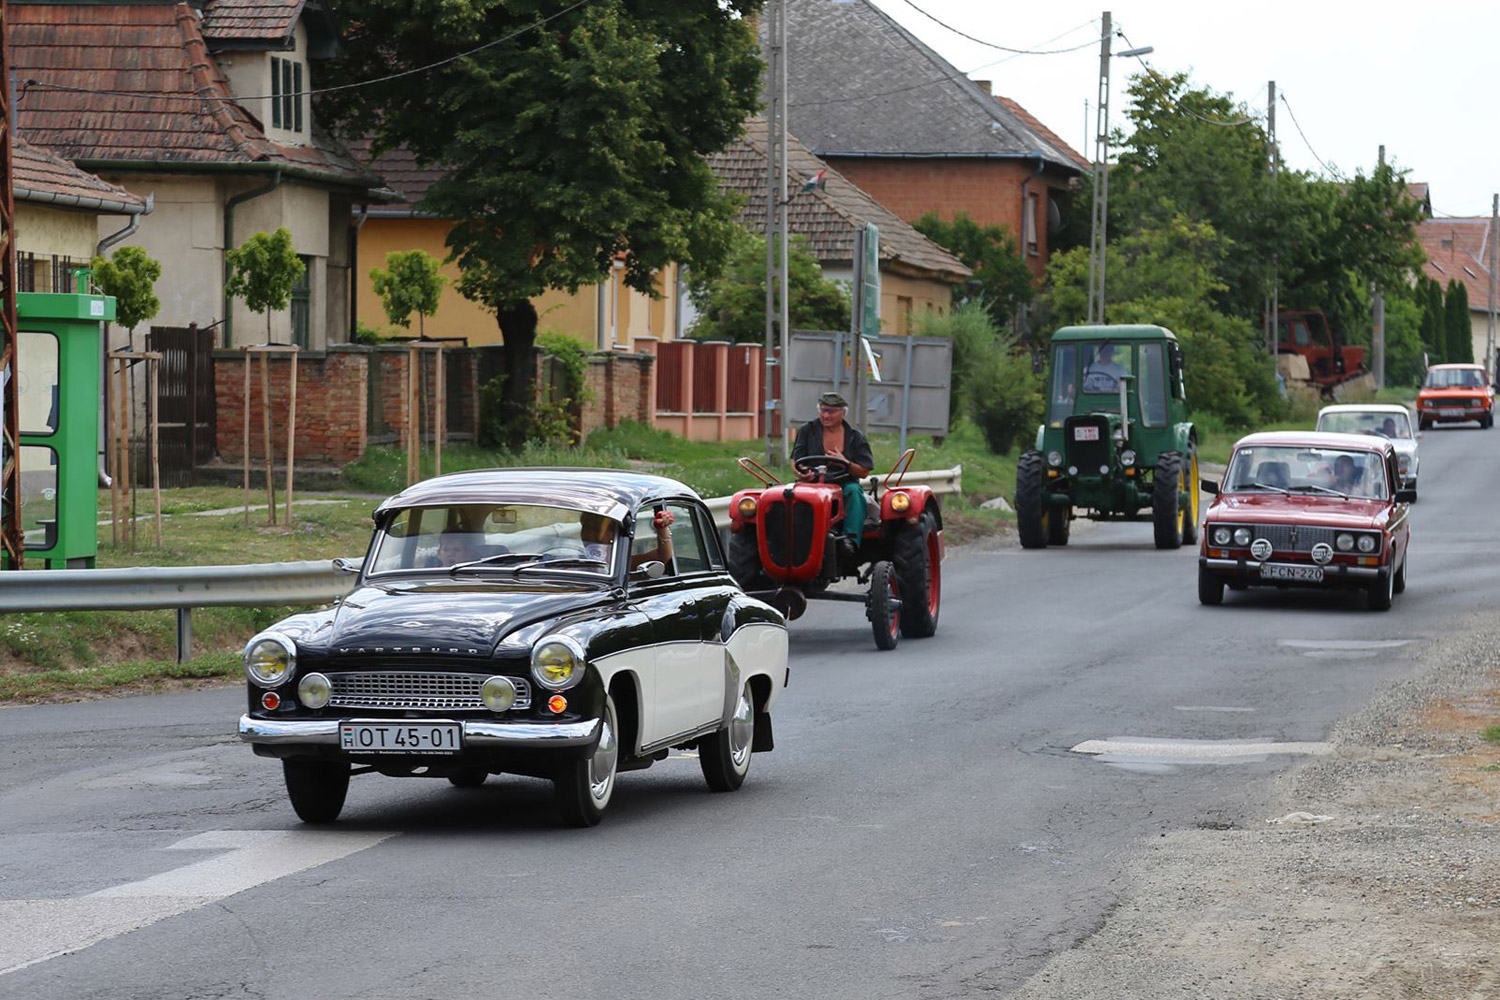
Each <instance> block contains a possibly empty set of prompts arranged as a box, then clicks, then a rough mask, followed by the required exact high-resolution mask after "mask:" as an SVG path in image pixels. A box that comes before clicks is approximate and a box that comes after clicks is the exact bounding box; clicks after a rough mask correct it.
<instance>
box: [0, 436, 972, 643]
mask: <svg viewBox="0 0 1500 1000" xmlns="http://www.w3.org/2000/svg"><path fill="white" fill-rule="evenodd" d="M902 485H904V486H916V485H925V486H930V487H932V490H933V492H934V493H939V494H952V493H961V492H962V491H963V467H962V466H958V465H955V466H954V467H953V468H951V469H938V470H935V471H930V472H913V473H909V474H907V475H906V477H905V478H903V479H902ZM730 499H731V498H730V497H711V498H709V499H708V500H707V501H705V503H706V504H707V505H708V509H709V510H710V511H711V512H712V513H713V516H714V523H715V524H716V525H717V526H718V528H719V530H720V531H724V530H727V529H728V527H729V501H730ZM354 580H355V578H354V576H353V575H352V574H350V573H346V572H342V571H340V570H339V569H337V568H336V567H335V564H334V561H332V560H328V559H316V560H312V561H310V562H276V563H252V564H249V565H243V566H136V567H129V568H125V569H55V570H19V571H15V572H11V573H0V612H57V611H162V610H172V611H176V612H177V659H178V661H179V662H181V661H183V660H186V659H188V658H189V657H190V656H191V655H192V643H193V619H192V612H193V609H194V608H209V607H275V606H278V605H299V604H324V603H327V602H329V601H335V600H338V599H339V598H342V597H344V596H345V595H346V594H348V593H349V591H350V590H352V589H353V587H354Z"/></svg>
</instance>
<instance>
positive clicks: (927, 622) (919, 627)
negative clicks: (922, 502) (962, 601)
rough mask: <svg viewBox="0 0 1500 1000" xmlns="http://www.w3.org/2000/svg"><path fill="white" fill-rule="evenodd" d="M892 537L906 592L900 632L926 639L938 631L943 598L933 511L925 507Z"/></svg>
mask: <svg viewBox="0 0 1500 1000" xmlns="http://www.w3.org/2000/svg"><path fill="white" fill-rule="evenodd" d="M928 502H929V503H931V502H932V501H928ZM891 541H892V545H891V560H892V561H893V562H894V563H895V564H896V577H897V579H898V580H899V581H900V586H901V593H902V594H903V595H905V596H904V597H903V598H902V600H901V634H902V635H903V636H905V637H906V638H908V639H925V638H927V637H928V636H930V635H932V634H933V633H934V632H936V631H937V626H938V606H939V605H940V604H941V603H942V598H943V567H942V560H941V559H940V558H939V557H940V554H941V547H940V543H939V541H938V534H937V526H936V523H935V521H934V519H933V516H932V511H930V510H924V511H923V512H922V516H921V517H919V518H917V523H916V524H908V525H903V526H901V527H900V528H899V529H898V530H897V531H896V535H895V538H893V539H892V540H891Z"/></svg>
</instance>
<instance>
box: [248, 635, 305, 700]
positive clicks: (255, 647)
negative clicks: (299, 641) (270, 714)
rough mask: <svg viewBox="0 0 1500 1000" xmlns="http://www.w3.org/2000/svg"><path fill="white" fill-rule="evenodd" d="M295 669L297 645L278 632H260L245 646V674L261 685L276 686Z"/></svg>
mask: <svg viewBox="0 0 1500 1000" xmlns="http://www.w3.org/2000/svg"><path fill="white" fill-rule="evenodd" d="M296 669H297V645H296V643H294V642H292V640H291V639H288V638H287V637H286V636H284V635H282V634H281V633H280V632H262V633H261V634H260V635H258V636H256V637H255V638H254V639H251V640H250V642H249V644H248V645H246V646H245V674H246V676H248V677H249V678H250V679H251V680H252V681H254V682H255V683H256V684H259V685H260V686H261V687H266V688H273V687H276V686H277V685H279V684H281V683H282V682H283V681H285V680H286V679H287V678H288V677H290V676H291V675H292V671H294V670H296Z"/></svg>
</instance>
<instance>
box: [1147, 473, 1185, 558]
mask: <svg viewBox="0 0 1500 1000" xmlns="http://www.w3.org/2000/svg"><path fill="white" fill-rule="evenodd" d="M1181 479H1182V456H1181V455H1179V454H1177V452H1175V451H1164V452H1162V453H1161V457H1160V458H1158V459H1157V460H1156V477H1155V479H1154V480H1153V481H1152V483H1151V523H1152V526H1153V528H1154V529H1155V533H1156V547H1157V548H1159V549H1176V548H1180V547H1181V546H1182V523H1183V520H1184V517H1183V513H1184V512H1183V509H1182V504H1181V503H1180V502H1179V501H1180V497H1179V495H1178V483H1179V482H1180V481H1181Z"/></svg>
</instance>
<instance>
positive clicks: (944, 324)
mask: <svg viewBox="0 0 1500 1000" xmlns="http://www.w3.org/2000/svg"><path fill="white" fill-rule="evenodd" d="M919 332H920V333H921V334H922V335H924V336H928V337H947V338H949V339H950V340H952V341H953V368H952V375H951V379H950V385H951V391H950V395H949V401H950V402H949V408H948V423H949V426H950V427H952V426H953V425H955V424H956V423H958V421H960V420H961V419H963V418H965V417H967V418H969V419H970V420H973V421H974V423H975V424H976V425H978V427H979V428H980V430H981V431H982V432H983V434H984V439H985V443H986V444H987V445H988V446H989V448H990V450H991V451H994V452H995V453H996V454H1004V453H1005V452H1007V451H1009V450H1010V449H1011V447H1012V446H1013V445H1014V444H1015V442H1016V440H1017V438H1020V440H1022V441H1027V440H1030V435H1031V434H1032V433H1033V432H1034V431H1035V430H1036V425H1037V423H1038V422H1040V420H1041V418H1042V405H1043V404H1042V380H1041V379H1040V378H1038V377H1037V376H1036V375H1035V374H1033V372H1032V370H1031V355H1030V354H1029V353H1026V352H1022V351H1018V350H1017V345H1016V340H1015V338H1014V336H1012V335H1010V334H1009V333H1002V332H1001V331H999V330H997V329H996V327H995V323H994V320H993V319H991V317H990V315H989V312H988V311H987V310H986V308H985V305H984V303H983V302H977V301H976V302H969V303H965V304H964V305H962V306H959V307H958V308H956V309H954V310H952V311H951V312H950V313H948V315H946V316H928V317H925V318H924V319H923V322H922V323H921V324H920V328H919Z"/></svg>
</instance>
